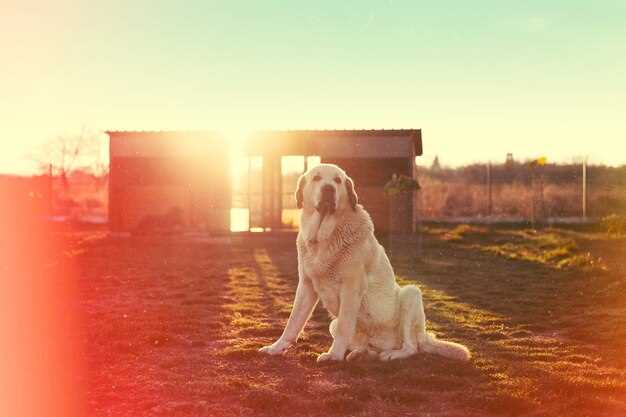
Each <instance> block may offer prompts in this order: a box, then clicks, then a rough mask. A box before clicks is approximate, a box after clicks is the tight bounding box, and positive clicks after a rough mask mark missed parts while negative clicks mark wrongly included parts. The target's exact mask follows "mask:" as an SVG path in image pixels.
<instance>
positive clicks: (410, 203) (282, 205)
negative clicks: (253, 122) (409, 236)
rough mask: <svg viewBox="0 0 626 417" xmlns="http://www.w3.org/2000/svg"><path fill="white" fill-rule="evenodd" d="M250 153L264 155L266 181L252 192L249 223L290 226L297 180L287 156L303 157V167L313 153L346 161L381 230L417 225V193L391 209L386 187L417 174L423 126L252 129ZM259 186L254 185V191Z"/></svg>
mask: <svg viewBox="0 0 626 417" xmlns="http://www.w3.org/2000/svg"><path fill="white" fill-rule="evenodd" d="M245 150H246V153H247V155H248V157H249V158H260V159H261V160H262V163H261V164H260V166H261V168H260V169H261V171H262V172H261V173H260V174H261V175H259V178H260V179H261V181H262V187H260V190H259V187H257V190H256V194H257V195H260V198H258V199H256V203H255V199H254V195H252V196H251V197H249V198H248V201H249V202H250V205H249V206H250V215H249V216H250V227H255V228H261V229H264V230H265V229H268V228H270V229H279V228H283V227H285V216H284V211H285V209H286V208H287V209H292V210H293V208H294V207H295V206H294V203H293V191H294V189H295V181H294V180H293V178H290V179H289V182H288V183H287V184H284V183H283V180H284V179H285V175H284V172H282V168H283V167H284V163H283V161H284V159H285V158H286V157H298V156H299V157H301V158H302V161H303V166H302V171H304V170H306V169H307V165H308V161H310V160H311V158H316V160H318V161H320V162H322V163H333V164H337V165H339V166H340V167H342V168H343V169H344V170H345V171H346V172H347V173H348V175H350V176H351V177H352V178H353V179H354V181H355V184H356V190H357V193H358V195H359V199H360V202H361V203H362V204H363V205H364V206H365V208H366V209H367V210H368V211H369V213H370V214H371V216H372V218H373V220H374V224H375V227H376V229H377V230H379V231H388V230H389V228H390V227H391V229H392V230H393V231H402V232H406V231H414V230H415V223H416V206H415V196H414V195H412V194H408V195H404V196H402V197H401V198H400V201H399V202H398V203H399V204H396V206H395V207H394V213H393V215H392V213H390V204H389V200H388V199H387V198H386V196H385V194H384V192H383V187H384V185H385V184H386V183H387V181H389V180H390V179H391V177H392V175H393V174H399V175H406V176H408V177H410V178H415V175H416V170H415V157H416V156H418V155H421V154H422V135H421V130H419V129H401V130H294V131H265V132H258V133H255V134H253V135H252V136H251V137H250V138H249V140H248V142H247V144H246V147H245ZM254 192H255V190H253V191H252V193H253V194H254Z"/></svg>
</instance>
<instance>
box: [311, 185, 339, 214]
mask: <svg viewBox="0 0 626 417" xmlns="http://www.w3.org/2000/svg"><path fill="white" fill-rule="evenodd" d="M321 193H322V195H321V198H320V202H319V203H318V204H317V206H316V207H315V209H316V210H317V211H319V212H320V214H321V215H322V216H325V215H327V214H333V213H334V212H335V209H336V207H335V187H333V186H332V185H324V186H323V187H322V189H321Z"/></svg>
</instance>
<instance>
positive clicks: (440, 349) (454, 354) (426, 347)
mask: <svg viewBox="0 0 626 417" xmlns="http://www.w3.org/2000/svg"><path fill="white" fill-rule="evenodd" d="M418 347H419V350H420V351H422V352H427V353H434V354H437V355H441V356H444V357H446V358H450V359H456V360H460V361H468V360H469V359H470V358H471V357H472V354H471V353H470V351H469V349H468V348H467V347H465V346H463V345H462V344H460V343H455V342H449V341H447V340H439V339H437V337H436V336H435V335H434V334H432V333H428V332H425V333H423V334H422V335H421V337H419V340H418Z"/></svg>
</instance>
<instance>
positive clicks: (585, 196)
mask: <svg viewBox="0 0 626 417" xmlns="http://www.w3.org/2000/svg"><path fill="white" fill-rule="evenodd" d="M583 219H587V158H584V159H583Z"/></svg>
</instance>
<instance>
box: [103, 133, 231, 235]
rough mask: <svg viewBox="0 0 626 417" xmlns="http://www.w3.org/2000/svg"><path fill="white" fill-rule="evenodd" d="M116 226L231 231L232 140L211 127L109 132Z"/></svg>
mask: <svg viewBox="0 0 626 417" xmlns="http://www.w3.org/2000/svg"><path fill="white" fill-rule="evenodd" d="M106 133H107V134H108V135H109V138H110V141H109V154H110V174H109V224H110V228H111V229H112V230H113V231H131V230H135V229H138V228H139V229H141V228H143V227H146V228H149V227H159V226H176V225H180V226H182V227H194V228H198V229H201V230H207V231H211V232H228V231H230V207H231V180H230V170H229V148H228V143H227V142H225V141H224V140H222V138H220V137H219V136H218V135H217V134H215V133H211V132H146V131H108V132H106Z"/></svg>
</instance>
